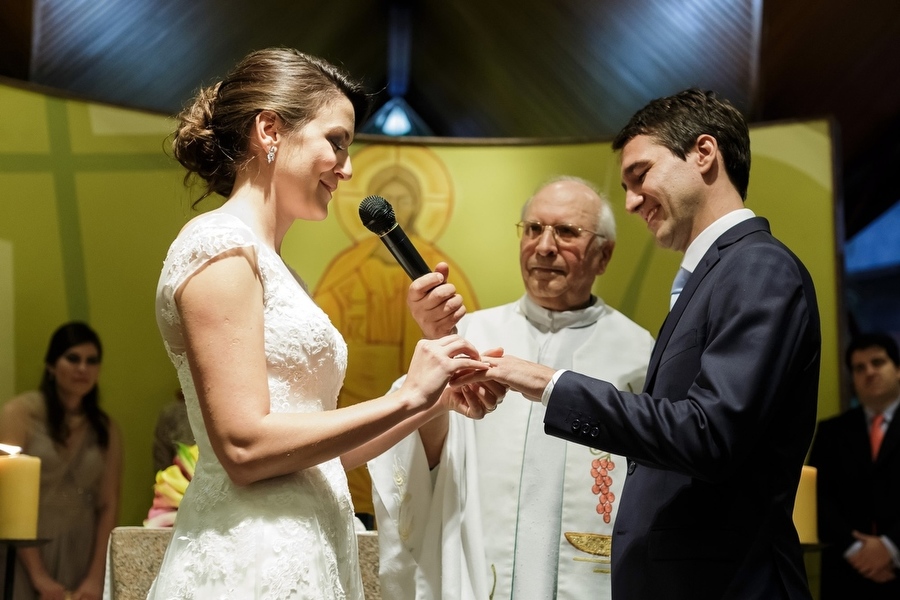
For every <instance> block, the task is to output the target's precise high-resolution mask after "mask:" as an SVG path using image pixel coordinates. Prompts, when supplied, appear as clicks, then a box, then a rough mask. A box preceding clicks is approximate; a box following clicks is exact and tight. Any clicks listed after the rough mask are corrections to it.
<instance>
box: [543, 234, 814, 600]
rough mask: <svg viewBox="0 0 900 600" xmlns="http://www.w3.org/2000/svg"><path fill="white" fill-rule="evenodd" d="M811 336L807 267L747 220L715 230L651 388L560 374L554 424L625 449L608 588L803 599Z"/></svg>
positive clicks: (667, 330)
mask: <svg viewBox="0 0 900 600" xmlns="http://www.w3.org/2000/svg"><path fill="white" fill-rule="evenodd" d="M820 346H821V339H820V329H819V314H818V308H817V304H816V298H815V291H814V289H813V285H812V280H811V278H810V276H809V273H808V272H807V270H806V268H805V267H804V266H803V265H802V263H801V262H800V261H799V259H797V258H796V257H795V256H794V255H793V254H792V253H791V252H790V250H788V249H787V248H785V247H784V246H783V245H782V244H781V243H780V242H778V241H777V240H776V239H775V238H773V237H772V235H771V233H770V232H769V226H768V223H767V222H766V221H765V219H762V218H752V219H750V220H747V221H744V222H742V223H739V224H738V225H735V226H733V227H732V228H731V229H728V230H727V231H726V232H725V233H724V234H722V235H721V236H720V237H719V238H718V239H717V240H716V241H715V242H714V243H713V244H712V246H711V247H710V248H709V250H708V251H707V252H706V253H705V255H704V256H703V258H702V260H701V261H700V263H699V264H698V265H697V267H696V269H695V270H694V272H693V273H692V275H691V277H690V278H689V280H688V281H687V284H686V285H685V288H684V290H683V291H682V292H681V295H680V297H679V299H678V301H677V302H676V303H675V305H674V307H673V309H672V311H671V312H670V314H669V315H668V317H667V318H666V321H665V322H664V323H663V326H662V329H661V331H660V333H659V336H658V339H657V342H656V346H655V348H654V351H653V356H652V358H651V360H650V367H649V370H648V373H647V381H646V384H645V387H644V393H642V394H628V393H623V392H619V391H618V390H616V389H615V387H613V386H612V385H609V384H608V383H606V382H603V381H598V380H596V379H592V378H589V377H585V376H583V375H581V374H578V373H574V372H566V373H563V374H562V375H561V376H560V377H559V378H558V380H557V381H556V383H555V386H554V387H553V391H552V394H551V395H550V398H549V401H548V408H547V417H546V420H545V423H546V426H547V432H548V433H550V434H552V435H555V436H559V437H562V438H564V439H567V440H570V441H575V442H578V443H582V444H586V445H590V446H601V447H604V448H607V449H609V450H610V451H612V452H615V453H617V454H622V455H625V456H627V457H629V464H628V471H629V476H628V478H627V479H626V482H625V490H624V493H623V494H624V495H623V498H622V504H621V506H620V509H619V514H618V517H617V523H616V528H615V532H614V535H613V546H612V554H613V566H614V568H613V582H612V585H613V596H614V597H617V598H626V599H628V600H638V599H648V600H650V599H652V600H656V599H657V598H666V599H667V600H669V599H671V600H678V599H683V600H703V599H710V600H713V599H714V600H721V599H723V598H728V599H736V598H747V599H754V600H759V599H763V598H764V599H766V600H775V599H779V598H791V599H794V598H809V597H810V596H809V591H808V588H807V582H806V574H805V569H804V566H803V558H802V555H801V552H800V546H799V542H798V539H797V533H796V530H795V529H794V525H793V521H792V511H793V504H794V497H795V494H796V491H797V485H798V482H799V479H800V470H801V466H802V464H803V461H804V458H805V456H806V451H807V448H808V447H809V442H810V440H811V439H812V435H813V430H814V427H815V420H816V404H817V390H818V377H819V362H820Z"/></svg>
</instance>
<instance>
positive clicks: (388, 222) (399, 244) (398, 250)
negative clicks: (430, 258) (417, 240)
mask: <svg viewBox="0 0 900 600" xmlns="http://www.w3.org/2000/svg"><path fill="white" fill-rule="evenodd" d="M359 218H360V219H361V220H362V222H363V225H365V226H366V229H368V230H369V231H371V232H372V233H374V234H375V235H377V236H378V237H380V238H381V241H382V242H384V245H385V246H387V249H388V250H390V252H391V254H392V255H393V256H394V258H395V259H396V260H397V262H398V263H400V266H401V267H403V270H404V271H406V274H407V275H409V278H410V279H418V278H419V277H421V276H422V275H425V274H426V273H431V269H429V268H428V265H426V264H425V261H424V260H422V255H421V254H419V251H418V250H416V247H415V246H413V245H412V242H410V241H409V238H408V237H406V234H405V233H403V230H402V229H401V228H400V225H398V224H397V218H396V217H395V216H394V207H393V206H391V205H390V204H389V203H388V201H387V200H385V199H384V198H382V197H381V196H366V197H365V198H363V200H362V202H360V203H359Z"/></svg>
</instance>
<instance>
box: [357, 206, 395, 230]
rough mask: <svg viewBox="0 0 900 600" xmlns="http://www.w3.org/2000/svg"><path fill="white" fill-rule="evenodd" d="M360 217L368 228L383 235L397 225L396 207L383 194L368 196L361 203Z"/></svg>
mask: <svg viewBox="0 0 900 600" xmlns="http://www.w3.org/2000/svg"><path fill="white" fill-rule="evenodd" d="M359 218H360V220H362V222H363V225H365V226H366V229H368V230H369V231H371V232H372V233H374V234H375V235H378V236H382V235H384V234H385V233H387V232H388V231H390V230H391V229H392V228H393V227H394V226H395V225H397V217H396V216H394V207H393V206H391V205H390V204H389V203H388V201H387V200H385V199H384V198H382V197H381V196H366V197H365V198H363V200H362V202H360V203H359Z"/></svg>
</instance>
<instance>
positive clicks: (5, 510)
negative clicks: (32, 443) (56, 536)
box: [0, 444, 41, 540]
mask: <svg viewBox="0 0 900 600" xmlns="http://www.w3.org/2000/svg"><path fill="white" fill-rule="evenodd" d="M0 450H3V451H5V452H10V453H11V454H10V455H9V456H2V455H0V539H11V540H33V539H35V538H37V523H38V496H39V494H40V491H41V459H39V458H37V457H34V456H26V455H24V454H20V453H19V452H20V451H21V448H18V447H17V446H6V445H4V444H0Z"/></svg>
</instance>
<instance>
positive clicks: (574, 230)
mask: <svg viewBox="0 0 900 600" xmlns="http://www.w3.org/2000/svg"><path fill="white" fill-rule="evenodd" d="M548 227H549V228H550V231H552V232H553V239H555V240H556V243H557V244H574V243H575V242H576V241H577V240H578V239H579V238H580V237H581V236H582V234H585V233H588V234H590V235H593V236H596V237H598V238H601V239H604V240H605V239H606V236H605V235H603V234H602V233H597V232H596V231H591V230H590V229H585V228H584V227H578V226H577V225H569V224H567V223H558V224H556V225H544V224H543V223H541V222H540V221H519V222H518V223H516V228H517V229H518V230H519V237H521V238H522V239H523V240H527V241H534V240H536V239H538V238H540V237H541V236H542V235H544V230H546V229H547V228H548Z"/></svg>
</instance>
